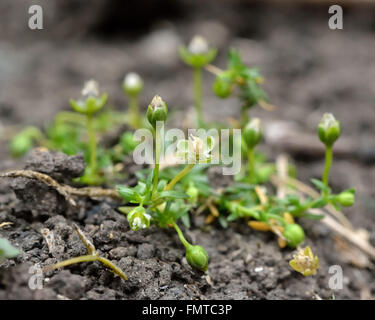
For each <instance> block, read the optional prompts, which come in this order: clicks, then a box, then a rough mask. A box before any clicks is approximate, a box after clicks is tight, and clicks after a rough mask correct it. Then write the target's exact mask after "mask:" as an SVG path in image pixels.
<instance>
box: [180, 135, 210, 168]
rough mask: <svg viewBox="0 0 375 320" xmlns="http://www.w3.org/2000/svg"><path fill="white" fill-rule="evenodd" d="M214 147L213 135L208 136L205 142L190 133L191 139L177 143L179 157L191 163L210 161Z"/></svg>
mask: <svg viewBox="0 0 375 320" xmlns="http://www.w3.org/2000/svg"><path fill="white" fill-rule="evenodd" d="M213 147H214V139H213V137H211V136H207V139H206V142H204V141H203V140H202V139H201V138H199V137H196V136H193V135H190V136H189V140H180V141H179V142H178V143H177V157H178V158H180V159H183V160H184V161H187V163H189V164H195V163H208V162H209V161H210V160H211V151H212V149H213Z"/></svg>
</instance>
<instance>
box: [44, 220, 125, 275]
mask: <svg viewBox="0 0 375 320" xmlns="http://www.w3.org/2000/svg"><path fill="white" fill-rule="evenodd" d="M73 226H74V229H75V230H76V232H77V233H78V236H79V238H80V239H81V241H82V243H83V244H84V245H85V247H86V250H87V253H88V254H87V255H85V256H79V257H75V258H71V259H68V260H64V261H61V262H58V263H56V264H54V265H51V266H46V267H44V268H43V271H44V272H46V271H51V270H55V269H60V268H63V267H66V266H70V265H72V264H76V263H81V262H92V261H99V262H100V263H102V264H103V265H104V266H106V267H107V268H109V269H110V270H111V271H112V272H113V273H114V274H116V275H118V276H119V277H120V278H122V279H124V280H128V277H127V276H126V274H125V273H124V272H123V271H122V270H121V269H120V268H118V267H117V266H116V265H114V264H113V263H112V262H111V261H109V260H108V259H106V258H104V257H101V256H100V255H99V253H98V252H97V251H96V248H95V246H94V245H93V244H92V243H91V241H90V240H89V239H88V238H87V237H86V236H85V234H84V233H83V232H82V230H81V229H80V228H79V227H78V226H77V225H76V224H73Z"/></svg>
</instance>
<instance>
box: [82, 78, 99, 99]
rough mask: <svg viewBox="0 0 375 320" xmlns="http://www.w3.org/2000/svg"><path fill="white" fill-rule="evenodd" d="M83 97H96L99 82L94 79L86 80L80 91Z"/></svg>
mask: <svg viewBox="0 0 375 320" xmlns="http://www.w3.org/2000/svg"><path fill="white" fill-rule="evenodd" d="M81 93H82V95H83V96H84V97H98V96H99V84H98V82H97V81H95V80H92V79H91V80H89V81H86V82H85V84H84V86H83V89H82V91H81Z"/></svg>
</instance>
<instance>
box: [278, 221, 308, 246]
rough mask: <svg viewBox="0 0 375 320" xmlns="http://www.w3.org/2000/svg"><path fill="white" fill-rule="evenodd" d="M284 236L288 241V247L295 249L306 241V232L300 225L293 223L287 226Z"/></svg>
mask: <svg viewBox="0 0 375 320" xmlns="http://www.w3.org/2000/svg"><path fill="white" fill-rule="evenodd" d="M283 236H284V237H285V238H286V240H287V241H288V245H289V246H290V247H292V248H295V247H297V246H298V245H299V244H300V243H301V242H302V241H303V240H304V239H305V232H304V231H303V229H302V228H301V227H300V226H299V225H298V224H296V223H291V224H287V225H286V227H285V230H284V232H283Z"/></svg>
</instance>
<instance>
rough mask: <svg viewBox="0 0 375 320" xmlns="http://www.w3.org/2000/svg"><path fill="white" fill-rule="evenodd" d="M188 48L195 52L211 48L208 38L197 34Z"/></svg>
mask: <svg viewBox="0 0 375 320" xmlns="http://www.w3.org/2000/svg"><path fill="white" fill-rule="evenodd" d="M188 50H189V51H190V53H193V54H202V53H206V52H207V51H208V50H209V46H208V43H207V40H206V39H205V38H203V37H202V36H200V35H195V36H194V37H193V39H191V41H190V43H189V46H188Z"/></svg>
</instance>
